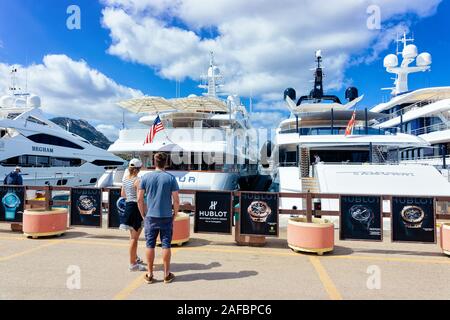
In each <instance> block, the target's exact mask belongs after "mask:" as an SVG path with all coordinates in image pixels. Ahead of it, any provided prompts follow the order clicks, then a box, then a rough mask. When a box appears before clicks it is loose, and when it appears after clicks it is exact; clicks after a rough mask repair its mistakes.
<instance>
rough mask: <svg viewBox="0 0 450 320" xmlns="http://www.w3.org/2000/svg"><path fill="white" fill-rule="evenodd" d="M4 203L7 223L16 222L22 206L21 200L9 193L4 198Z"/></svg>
mask: <svg viewBox="0 0 450 320" xmlns="http://www.w3.org/2000/svg"><path fill="white" fill-rule="evenodd" d="M2 203H3V206H4V208H5V219H6V220H7V221H14V220H15V219H16V211H17V208H19V206H20V204H21V201H20V198H19V197H18V196H17V195H16V194H15V193H14V192H9V193H7V194H6V195H5V196H4V197H3V199H2Z"/></svg>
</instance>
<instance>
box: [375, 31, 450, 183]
mask: <svg viewBox="0 0 450 320" xmlns="http://www.w3.org/2000/svg"><path fill="white" fill-rule="evenodd" d="M413 41H414V39H408V38H407V37H406V34H404V35H403V38H402V39H399V40H397V43H398V44H401V45H402V46H403V48H402V51H399V49H398V47H399V46H397V52H396V54H389V55H387V56H386V57H385V59H384V67H385V68H386V71H387V72H388V73H391V74H395V75H396V78H395V83H394V85H395V86H394V87H393V88H386V89H388V90H391V95H392V98H391V99H390V100H389V101H388V102H385V103H381V104H379V105H377V106H375V107H374V108H373V109H372V111H374V112H381V113H383V114H384V115H385V117H383V118H382V119H379V120H378V121H377V123H376V124H375V127H377V128H381V129H384V128H395V129H397V130H398V131H400V132H404V133H409V134H412V135H416V136H419V137H420V138H422V139H424V140H426V141H427V142H429V143H430V145H431V146H429V147H425V148H420V147H417V148H408V149H405V150H403V151H402V152H401V154H400V157H401V160H402V161H404V162H411V163H427V164H432V165H435V166H436V167H437V168H439V169H440V170H441V171H442V173H445V174H447V175H448V170H445V169H447V164H448V161H449V155H448V150H450V87H448V86H447V87H429V88H422V89H418V90H412V91H410V90H409V86H408V77H409V75H410V74H414V73H418V72H429V71H431V64H432V58H431V55H430V54H429V53H427V52H423V53H421V54H419V53H418V49H417V47H416V46H415V45H414V44H412V43H410V44H408V43H409V42H413ZM399 56H401V57H402V59H403V60H402V61H401V63H400V65H399V58H398V57H399ZM413 62H415V63H416V65H415V66H410V65H411V64H412V63H413Z"/></svg>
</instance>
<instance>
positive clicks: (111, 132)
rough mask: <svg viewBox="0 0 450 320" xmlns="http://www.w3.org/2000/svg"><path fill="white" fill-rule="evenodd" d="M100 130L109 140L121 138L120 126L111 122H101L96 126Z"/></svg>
mask: <svg viewBox="0 0 450 320" xmlns="http://www.w3.org/2000/svg"><path fill="white" fill-rule="evenodd" d="M95 129H97V130H98V131H100V132H101V133H103V134H104V135H105V136H106V137H107V138H108V139H109V141H116V140H117V139H118V138H119V128H117V127H116V126H113V125H110V124H99V125H98V126H96V127H95Z"/></svg>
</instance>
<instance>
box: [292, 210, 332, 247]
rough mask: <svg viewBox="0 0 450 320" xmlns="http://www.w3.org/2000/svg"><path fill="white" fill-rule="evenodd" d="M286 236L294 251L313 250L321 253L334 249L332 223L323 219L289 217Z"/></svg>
mask: <svg viewBox="0 0 450 320" xmlns="http://www.w3.org/2000/svg"><path fill="white" fill-rule="evenodd" d="M287 238H288V245H289V247H290V248H291V249H292V250H294V251H295V252H313V253H317V254H318V255H323V254H324V253H325V252H330V251H333V249H334V224H333V223H330V222H328V221H327V220H325V219H313V222H312V223H307V220H306V218H291V219H289V224H288V230H287Z"/></svg>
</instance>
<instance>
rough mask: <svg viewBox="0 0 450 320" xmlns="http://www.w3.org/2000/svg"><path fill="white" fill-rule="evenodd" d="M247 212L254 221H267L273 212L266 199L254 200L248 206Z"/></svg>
mask: <svg viewBox="0 0 450 320" xmlns="http://www.w3.org/2000/svg"><path fill="white" fill-rule="evenodd" d="M247 212H248V214H249V215H250V218H251V219H252V220H253V222H266V221H267V218H268V217H269V216H270V214H271V213H272V209H270V207H269V205H268V204H267V202H264V201H254V202H252V203H251V204H250V206H249V207H248V208H247Z"/></svg>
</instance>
